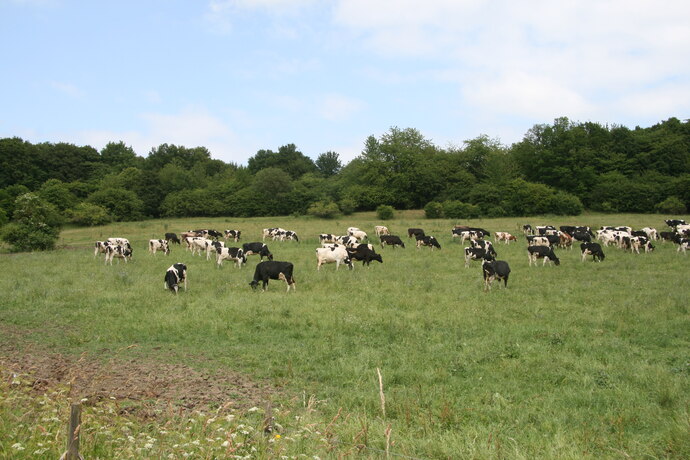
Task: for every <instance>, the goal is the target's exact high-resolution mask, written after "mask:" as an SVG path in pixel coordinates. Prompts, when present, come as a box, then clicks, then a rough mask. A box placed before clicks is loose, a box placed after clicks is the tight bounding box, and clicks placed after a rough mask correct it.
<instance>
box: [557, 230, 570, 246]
mask: <svg viewBox="0 0 690 460" xmlns="http://www.w3.org/2000/svg"><path fill="white" fill-rule="evenodd" d="M558 237H559V239H560V240H559V242H558V247H559V248H562V249H566V248H567V249H572V248H573V237H572V236H570V235H568V234H567V233H565V232H561V233H560V234H559V235H558Z"/></svg>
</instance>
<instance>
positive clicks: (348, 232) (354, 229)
mask: <svg viewBox="0 0 690 460" xmlns="http://www.w3.org/2000/svg"><path fill="white" fill-rule="evenodd" d="M359 231H360V230H359V229H358V228H357V227H347V232H345V233H347V234H348V235H351V234H352V233H353V232H359Z"/></svg>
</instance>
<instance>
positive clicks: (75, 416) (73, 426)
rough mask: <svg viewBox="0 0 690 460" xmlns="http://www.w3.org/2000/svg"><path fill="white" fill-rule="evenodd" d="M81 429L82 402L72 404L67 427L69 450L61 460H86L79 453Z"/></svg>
mask: <svg viewBox="0 0 690 460" xmlns="http://www.w3.org/2000/svg"><path fill="white" fill-rule="evenodd" d="M80 431H81V404H78V403H77V404H72V407H71V408H70V415H69V428H68V429H67V451H65V453H64V454H62V456H61V457H60V460H84V457H82V456H81V454H80V453H79V432H80Z"/></svg>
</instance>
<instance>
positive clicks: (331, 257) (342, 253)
mask: <svg viewBox="0 0 690 460" xmlns="http://www.w3.org/2000/svg"><path fill="white" fill-rule="evenodd" d="M332 263H335V269H336V270H337V269H338V268H340V264H345V265H347V266H348V268H349V269H350V270H352V269H353V268H354V266H353V265H352V260H351V259H350V254H349V253H348V252H347V249H346V248H345V247H343V246H337V247H334V248H316V269H317V270H321V265H323V264H332Z"/></svg>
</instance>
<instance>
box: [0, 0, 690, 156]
mask: <svg viewBox="0 0 690 460" xmlns="http://www.w3.org/2000/svg"><path fill="white" fill-rule="evenodd" d="M688 18H690V2H688V1H687V0H683V1H663V0H660V1H658V2H651V1H589V0H581V1H553V0H551V1H522V2H520V1H502V0H495V1H463V0H437V1H434V0H427V1H410V0H396V1H392V0H390V1H389V0H380V1H377V0H320V1H319V0H291V1H290V0H187V1H183V0H137V1H129V0H119V1H116V2H102V1H70V0H0V43H1V45H0V62H2V72H0V101H1V102H0V137H13V136H18V137H21V138H23V139H25V140H28V141H30V142H32V143H38V142H70V143H73V144H77V145H91V146H93V147H95V148H96V149H99V150H100V149H101V148H103V147H104V146H105V144H106V143H108V142H111V141H114V142H117V141H123V142H125V143H126V144H127V145H130V146H132V147H133V148H134V150H135V151H136V153H137V154H138V155H141V156H146V155H147V154H148V152H149V151H150V150H151V148H153V147H157V146H158V145H160V144H163V143H169V144H177V145H184V146H186V147H196V146H205V147H207V148H208V149H209V150H210V151H211V155H212V156H213V158H217V159H221V160H223V161H226V162H234V163H238V164H246V162H247V159H248V158H249V157H251V156H253V155H254V154H255V153H256V151H257V150H259V149H272V150H277V149H278V147H280V146H281V145H284V144H288V143H294V144H296V145H297V147H298V148H299V150H300V151H302V152H303V153H304V154H306V155H308V156H310V157H312V158H314V159H315V158H316V157H317V156H318V155H319V154H320V153H323V152H326V151H335V152H338V153H339V154H340V157H341V159H342V160H343V161H344V162H348V161H350V160H351V159H352V158H354V157H355V156H357V155H358V154H359V153H360V152H361V150H362V147H363V145H364V141H365V139H366V137H367V136H369V135H374V136H376V137H379V136H380V135H382V134H383V133H385V132H386V131H388V129H389V128H390V127H391V126H398V127H400V128H408V127H411V128H416V129H418V130H419V131H420V132H421V133H422V134H423V135H424V136H425V137H426V138H428V139H430V140H432V141H433V142H434V143H435V144H436V145H438V146H440V147H447V146H449V145H456V146H460V145H462V143H463V141H465V140H468V139H473V138H476V137H477V136H480V135H483V134H485V135H488V136H489V137H491V138H495V139H497V140H499V141H500V142H502V143H503V144H505V145H510V144H512V143H513V142H518V141H520V140H521V139H522V137H523V135H524V134H525V133H526V132H527V131H528V130H529V129H530V128H531V127H532V126H533V125H535V124H540V123H551V122H553V120H554V119H555V118H557V117H561V116H566V117H568V118H570V119H571V120H573V121H582V122H584V121H595V122H600V123H609V124H620V125H625V126H628V127H630V128H634V127H635V126H642V127H647V126H651V125H653V124H655V123H657V122H659V121H662V120H665V119H667V118H669V117H678V118H680V119H686V118H689V117H690V21H689V20H688Z"/></svg>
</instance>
